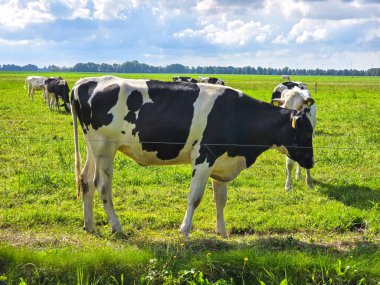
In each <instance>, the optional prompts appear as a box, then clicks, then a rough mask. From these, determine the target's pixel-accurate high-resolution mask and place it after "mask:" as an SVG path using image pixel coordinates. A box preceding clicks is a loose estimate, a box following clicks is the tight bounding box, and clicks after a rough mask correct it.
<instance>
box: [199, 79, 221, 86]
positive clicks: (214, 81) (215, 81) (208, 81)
mask: <svg viewBox="0 0 380 285" xmlns="http://www.w3.org/2000/svg"><path fill="white" fill-rule="evenodd" d="M198 82H200V83H210V84H219V85H224V81H223V80H222V79H219V78H216V77H200V78H199V80H198Z"/></svg>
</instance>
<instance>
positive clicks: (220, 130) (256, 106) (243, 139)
mask: <svg viewBox="0 0 380 285" xmlns="http://www.w3.org/2000/svg"><path fill="white" fill-rule="evenodd" d="M274 108H275V107H274V106H271V105H270V104H266V103H264V102H261V101H258V100H255V99H252V98H250V97H248V96H245V95H244V96H241V97H239V93H238V92H236V91H235V90H232V89H226V90H225V92H224V93H223V95H222V96H219V97H218V98H217V99H216V100H215V103H214V106H213V108H212V110H211V112H210V113H209V115H208V118H207V126H206V129H205V131H204V133H203V137H202V141H201V143H200V144H201V147H200V151H199V152H200V154H199V156H198V158H197V159H196V162H195V164H196V165H197V164H202V163H204V162H207V163H208V164H209V165H210V166H212V165H213V164H214V163H215V160H216V159H217V158H218V157H220V156H222V155H223V154H225V153H227V155H228V156H229V157H236V156H243V157H245V159H246V164H247V167H249V166H250V165H251V164H253V163H254V162H255V161H256V158H257V157H258V156H259V155H260V154H261V153H262V152H263V151H265V150H267V149H268V148H270V146H271V144H273V140H274V136H275V134H274V133H275V130H272V129H270V128H268V126H266V122H268V125H273V124H272V123H271V120H272V118H271V117H270V116H269V115H268V114H270V113H269V112H268V111H269V109H272V110H273V109H274ZM273 113H274V114H273V117H276V116H275V113H277V114H278V113H279V112H278V110H277V111H276V112H273ZM273 120H277V119H276V118H273Z"/></svg>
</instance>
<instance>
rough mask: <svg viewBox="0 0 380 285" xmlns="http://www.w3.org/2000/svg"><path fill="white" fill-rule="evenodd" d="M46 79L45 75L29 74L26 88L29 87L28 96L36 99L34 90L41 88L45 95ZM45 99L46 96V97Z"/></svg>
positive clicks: (25, 84) (26, 79)
mask: <svg viewBox="0 0 380 285" xmlns="http://www.w3.org/2000/svg"><path fill="white" fill-rule="evenodd" d="M45 80H46V77H44V76H27V77H26V78H25V83H24V89H26V87H28V96H29V98H31V99H32V101H33V100H34V91H36V90H41V91H42V93H43V94H44V95H45ZM44 99H45V98H44Z"/></svg>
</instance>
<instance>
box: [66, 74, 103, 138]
mask: <svg viewBox="0 0 380 285" xmlns="http://www.w3.org/2000/svg"><path fill="white" fill-rule="evenodd" d="M97 84H98V83H97V82H95V81H88V82H86V83H82V84H81V85H79V87H78V99H79V102H78V101H75V102H74V105H75V109H76V112H77V116H78V119H79V122H80V124H81V126H82V129H83V132H84V133H87V131H88V126H89V125H90V124H91V107H90V104H89V103H88V100H89V99H90V96H91V94H92V92H93V91H94V89H95V88H96V86H97ZM73 97H74V96H73V94H72V95H71V101H72V100H73Z"/></svg>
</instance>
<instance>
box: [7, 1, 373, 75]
mask: <svg viewBox="0 0 380 285" xmlns="http://www.w3.org/2000/svg"><path fill="white" fill-rule="evenodd" d="M129 60H138V61H139V62H142V63H147V64H151V65H161V66H165V65H167V64H171V63H181V64H183V65H187V66H198V65H199V66H207V65H218V66H229V65H232V66H247V65H250V66H255V67H257V66H262V67H276V68H281V67H285V66H288V67H290V68H306V69H307V68H323V69H328V68H334V69H345V68H347V69H350V68H351V67H352V68H355V69H368V68H371V67H380V0H264V1H257V0H251V1H248V0H189V1H188V0H186V1H184V0H163V1H159V0H146V1H140V0H126V1H121V0H53V1H46V0H5V1H4V0H0V64H9V63H14V64H18V65H25V64H28V63H31V64H35V65H37V66H40V67H43V66H48V65H53V64H54V65H59V66H72V65H74V64H75V63H78V62H95V63H103V62H104V63H109V64H112V63H123V62H125V61H129Z"/></svg>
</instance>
